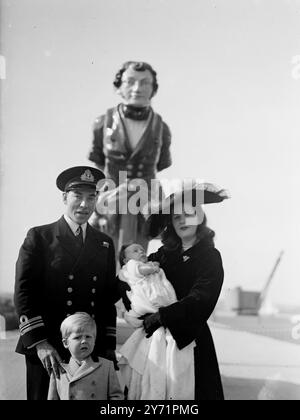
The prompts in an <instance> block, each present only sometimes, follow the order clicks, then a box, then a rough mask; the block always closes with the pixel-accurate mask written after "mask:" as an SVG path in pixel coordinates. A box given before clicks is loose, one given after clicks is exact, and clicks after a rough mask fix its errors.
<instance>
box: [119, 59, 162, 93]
mask: <svg viewBox="0 0 300 420" xmlns="http://www.w3.org/2000/svg"><path fill="white" fill-rule="evenodd" d="M129 67H132V68H133V70H136V71H146V70H149V71H150V73H151V74H152V77H153V91H152V95H151V97H153V96H154V95H155V94H156V92H157V89H158V83H157V76H156V71H155V70H154V69H153V68H152V67H151V66H150V64H148V63H145V62H144V61H126V63H124V64H123V66H122V67H121V68H120V70H119V71H118V72H117V74H116V75H115V79H114V81H113V84H114V86H115V87H116V88H119V87H120V86H121V84H122V76H123V73H124V72H125V71H126V70H127V69H128V68H129Z"/></svg>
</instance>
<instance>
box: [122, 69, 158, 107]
mask: <svg viewBox="0 0 300 420" xmlns="http://www.w3.org/2000/svg"><path fill="white" fill-rule="evenodd" d="M118 93H119V94H120V96H121V97H122V100H123V102H124V104H126V105H133V106H138V107H144V106H148V105H150V102H151V96H152V93H153V76H152V74H151V72H150V71H149V70H145V71H136V70H134V69H133V68H132V67H129V68H128V69H127V70H126V71H124V73H123V75H122V84H121V86H120V87H119V88H118Z"/></svg>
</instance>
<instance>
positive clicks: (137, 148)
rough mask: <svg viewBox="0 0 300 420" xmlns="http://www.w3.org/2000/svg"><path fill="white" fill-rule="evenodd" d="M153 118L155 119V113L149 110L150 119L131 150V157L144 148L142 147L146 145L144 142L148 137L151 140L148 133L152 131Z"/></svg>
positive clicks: (151, 137)
mask: <svg viewBox="0 0 300 420" xmlns="http://www.w3.org/2000/svg"><path fill="white" fill-rule="evenodd" d="M155 119H156V115H155V114H154V112H153V111H151V117H150V121H149V122H148V125H147V127H146V129H145V131H144V133H143V135H142V137H141V138H140V140H139V142H138V144H137V145H136V147H135V149H134V150H133V151H132V154H131V158H132V157H135V156H136V155H138V154H139V153H140V152H141V151H143V150H144V148H145V146H146V143H147V142H148V141H149V138H150V139H151V141H152V140H153V136H152V135H149V132H150V131H152V130H153V127H154V126H155Z"/></svg>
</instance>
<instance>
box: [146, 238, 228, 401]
mask: <svg viewBox="0 0 300 420" xmlns="http://www.w3.org/2000/svg"><path fill="white" fill-rule="evenodd" d="M149 260H150V261H159V262H160V266H161V268H162V269H163V270H164V271H165V274H166V277H167V279H168V280H169V281H170V282H171V284H172V285H173V287H174V289H175V292H176V296H177V299H178V302H176V303H173V304H172V305H169V306H167V307H163V308H160V309H159V312H160V317H161V321H162V324H163V325H164V327H166V328H168V329H169V330H170V332H171V334H172V336H173V338H174V339H175V341H176V344H177V346H178V348H179V349H182V348H184V347H185V346H187V345H188V344H190V343H191V342H192V341H193V340H195V341H196V347H195V350H194V355H195V399H196V400H222V399H223V398H224V396H223V388H222V383H221V377H220V372H219V367H218V361H217V357H216V352H215V347H214V343H213V339H212V335H211V332H210V330H209V327H208V325H207V320H208V318H209V317H210V315H211V313H212V311H213V310H214V308H215V305H216V303H217V300H218V298H219V295H220V292H221V287H222V283H223V278H224V272H223V266H222V259H221V255H220V253H219V251H218V250H217V249H216V248H214V246H212V245H208V244H205V243H203V242H201V241H200V242H199V243H198V244H196V245H195V246H193V247H192V248H190V249H188V250H187V251H185V252H184V253H180V252H168V251H166V250H165V248H164V247H161V248H160V249H159V250H158V251H157V252H156V253H154V254H151V255H150V256H149Z"/></svg>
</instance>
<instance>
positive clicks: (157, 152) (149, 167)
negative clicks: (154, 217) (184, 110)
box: [89, 105, 172, 185]
mask: <svg viewBox="0 0 300 420" xmlns="http://www.w3.org/2000/svg"><path fill="white" fill-rule="evenodd" d="M149 118H150V119H149V122H148V125H147V127H146V129H145V131H144V133H143V135H142V137H141V139H140V141H139V142H138V144H137V146H136V147H135V149H134V150H132V149H131V147H130V142H129V138H128V133H127V131H126V127H125V124H124V115H123V113H122V110H121V105H118V106H117V107H115V108H111V109H108V110H107V112H106V114H105V115H102V116H100V117H99V118H97V119H96V121H95V124H94V129H93V133H94V139H93V145H92V150H91V152H90V154H89V159H90V160H91V161H93V162H94V163H95V164H96V165H97V166H98V167H99V168H101V169H103V170H104V172H105V174H106V177H107V178H110V179H112V180H113V181H114V182H115V184H116V185H119V183H118V179H119V171H127V177H128V179H135V178H142V179H145V180H146V181H148V182H150V181H151V179H153V178H155V176H156V173H157V172H159V171H162V170H163V169H165V168H168V167H169V166H171V163H172V162H171V154H170V144H171V133H170V130H169V128H168V126H167V124H166V123H165V122H164V121H163V120H162V118H161V116H160V115H159V114H157V113H155V112H154V111H153V110H152V109H151V112H150V117H149Z"/></svg>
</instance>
